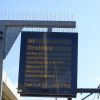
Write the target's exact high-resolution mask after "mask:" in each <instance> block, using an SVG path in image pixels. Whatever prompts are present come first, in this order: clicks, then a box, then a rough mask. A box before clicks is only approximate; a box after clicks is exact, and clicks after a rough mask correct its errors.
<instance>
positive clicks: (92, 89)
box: [77, 88, 100, 93]
mask: <svg viewBox="0 0 100 100" xmlns="http://www.w3.org/2000/svg"><path fill="white" fill-rule="evenodd" d="M77 93H100V89H98V88H97V89H96V88H78V89H77Z"/></svg>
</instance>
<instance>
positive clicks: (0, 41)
mask: <svg viewBox="0 0 100 100" xmlns="http://www.w3.org/2000/svg"><path fill="white" fill-rule="evenodd" d="M2 29H3V28H2V27H0V100H2V84H3V82H2V73H3V51H4V36H3V35H4V32H3V30H2Z"/></svg>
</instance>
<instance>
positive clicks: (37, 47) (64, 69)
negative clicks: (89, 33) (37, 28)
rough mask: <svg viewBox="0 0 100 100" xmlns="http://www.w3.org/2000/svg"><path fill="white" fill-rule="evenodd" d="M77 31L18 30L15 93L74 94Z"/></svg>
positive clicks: (34, 94)
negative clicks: (16, 85)
mask: <svg viewBox="0 0 100 100" xmlns="http://www.w3.org/2000/svg"><path fill="white" fill-rule="evenodd" d="M77 49H78V33H68V32H67V33H63V32H22V33H21V50H20V64H19V82H18V92H19V93H20V94H21V95H23V96H59V97H75V96H76V94H77V51H78V50H77Z"/></svg>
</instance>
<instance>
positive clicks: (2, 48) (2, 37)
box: [0, 20, 76, 100]
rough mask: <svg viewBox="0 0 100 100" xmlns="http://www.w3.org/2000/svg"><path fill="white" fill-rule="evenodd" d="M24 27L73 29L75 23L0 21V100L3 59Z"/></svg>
mask: <svg viewBox="0 0 100 100" xmlns="http://www.w3.org/2000/svg"><path fill="white" fill-rule="evenodd" d="M24 27H33V28H34V27H35V28H37V27H38V28H47V29H48V31H52V28H75V27H76V22H75V21H34V20H0V84H1V85H0V100H2V68H3V59H4V58H5V57H6V56H7V54H8V52H9V51H10V49H11V47H12V45H13V44H14V42H15V40H16V38H17V37H18V35H19V33H20V32H21V30H22V28H24Z"/></svg>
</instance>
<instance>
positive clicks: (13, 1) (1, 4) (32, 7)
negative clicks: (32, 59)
mask: <svg viewBox="0 0 100 100" xmlns="http://www.w3.org/2000/svg"><path fill="white" fill-rule="evenodd" d="M99 10H100V1H99V0H84V1H83V0H0V18H1V19H13V18H15V19H22V18H23V19H32V18H34V19H39V18H40V19H43V20H44V19H50V20H53V19H54V20H75V21H76V24H77V28H76V30H75V31H77V32H78V35H79V37H78V80H77V83H78V88H97V87H98V85H99V84H100V72H99V70H100V46H99V44H100V13H99ZM54 14H56V16H54ZM19 51H20V36H19V37H18V39H17V40H16V42H15V44H14V46H13V47H12V49H11V50H10V52H9V54H8V55H7V57H6V58H5V59H4V66H3V68H4V70H5V72H6V73H7V74H8V76H9V78H10V79H11V81H12V82H13V84H14V85H16V84H17V82H18V68H19ZM84 96H85V95H84V94H82V95H81V94H78V95H77V98H75V99H73V100H80V99H81V98H83V97H84ZM93 98H94V95H92V96H90V97H89V98H87V99H86V100H93ZM33 99H34V100H39V99H41V100H55V98H46V99H45V98H33V97H32V98H29V97H26V98H24V100H33ZM58 100H66V98H65V99H63V98H58ZM95 100H97V98H96V97H95ZM98 100H99V99H98Z"/></svg>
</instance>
